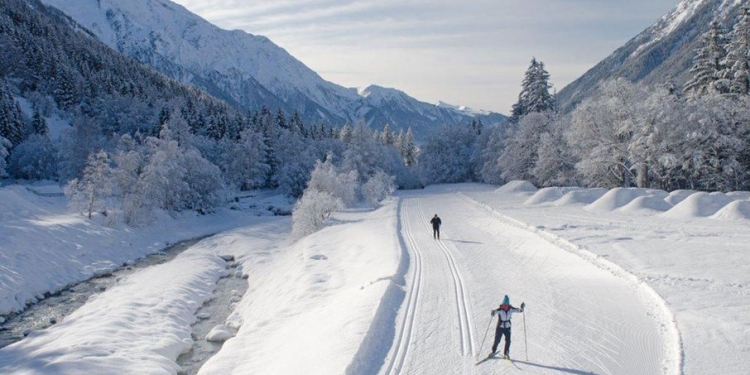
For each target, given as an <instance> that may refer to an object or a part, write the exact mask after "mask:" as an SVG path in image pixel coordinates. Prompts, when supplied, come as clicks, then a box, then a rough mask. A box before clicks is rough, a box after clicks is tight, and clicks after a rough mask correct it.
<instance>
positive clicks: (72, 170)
mask: <svg viewBox="0 0 750 375" xmlns="http://www.w3.org/2000/svg"><path fill="white" fill-rule="evenodd" d="M72 125H73V127H72V129H67V130H65V131H63V132H62V136H61V145H60V149H59V156H58V161H59V170H58V175H59V176H60V179H61V180H62V181H68V180H71V179H73V178H79V177H80V176H81V172H82V171H83V169H84V167H85V166H86V162H87V160H88V156H89V154H91V153H92V152H95V150H98V149H101V148H102V147H103V145H104V142H103V137H102V132H101V127H100V126H99V123H98V122H97V121H95V120H93V119H90V118H86V117H76V118H75V119H73V121H72Z"/></svg>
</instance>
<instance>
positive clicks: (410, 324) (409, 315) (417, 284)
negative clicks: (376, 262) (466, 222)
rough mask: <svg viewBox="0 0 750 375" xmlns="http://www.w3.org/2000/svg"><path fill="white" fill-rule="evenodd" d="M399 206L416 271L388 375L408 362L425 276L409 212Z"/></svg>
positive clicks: (406, 240)
mask: <svg viewBox="0 0 750 375" xmlns="http://www.w3.org/2000/svg"><path fill="white" fill-rule="evenodd" d="M402 202H403V198H402ZM399 206H400V209H399V212H398V219H399V220H400V222H401V223H403V225H402V226H401V228H402V230H401V231H399V233H398V235H399V236H402V241H401V243H405V244H407V245H408V246H407V247H408V249H407V251H408V250H411V251H410V253H411V255H412V258H413V264H412V265H413V269H414V272H413V273H412V280H411V288H409V293H408V297H407V304H406V309H405V310H404V320H403V322H402V323H401V329H400V332H399V333H398V334H397V337H396V342H395V343H394V349H393V356H392V357H391V360H390V363H389V364H388V369H387V370H386V372H385V374H388V375H397V374H400V373H401V370H402V369H403V367H404V363H405V362H406V357H407V354H408V353H409V343H410V342H411V338H412V333H413V331H414V326H415V322H416V317H417V305H418V301H419V294H420V293H421V291H422V276H423V271H422V252H421V250H420V249H419V247H418V246H417V243H416V241H415V240H414V235H413V234H412V231H411V226H410V225H409V224H408V222H409V220H408V219H409V214H408V212H407V210H405V209H403V206H402V205H399Z"/></svg>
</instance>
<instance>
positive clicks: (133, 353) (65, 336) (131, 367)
mask: <svg viewBox="0 0 750 375" xmlns="http://www.w3.org/2000/svg"><path fill="white" fill-rule="evenodd" d="M207 241H208V242H206V241H203V242H200V243H199V244H197V245H195V246H194V247H192V248H190V249H188V250H186V251H185V252H184V253H182V254H180V255H178V256H177V257H176V258H175V259H174V260H173V261H171V262H167V263H164V264H161V265H157V266H153V267H149V268H145V269H143V270H141V271H139V272H136V273H134V274H132V275H130V276H129V277H127V278H125V279H123V280H121V281H120V283H118V284H117V285H115V286H114V287H112V288H110V289H109V290H108V291H106V292H104V293H101V294H98V295H94V296H92V297H91V298H90V299H89V301H88V302H87V303H86V304H85V305H83V306H82V307H81V308H79V309H78V310H76V311H75V312H73V313H72V314H70V315H69V316H67V317H66V318H65V319H64V320H63V321H62V322H61V323H58V324H56V325H54V326H52V327H50V328H48V329H46V330H44V331H38V332H32V334H31V335H30V336H29V337H27V338H26V339H24V340H22V341H19V342H17V343H15V344H12V345H10V346H7V347H5V348H3V349H2V350H0V367H2V368H3V369H4V372H3V374H7V375H15V374H18V375H21V374H30V373H33V374H73V373H76V374H122V373H124V372H125V373H127V372H131V373H138V374H170V373H172V374H174V373H176V372H177V371H178V370H179V366H177V364H176V363H175V362H174V361H175V359H177V357H178V356H179V355H180V354H181V353H183V352H186V351H188V350H189V349H190V347H191V346H192V339H191V337H190V334H191V328H190V325H191V323H193V322H194V321H195V319H196V318H195V316H194V314H195V311H196V310H197V309H198V307H200V306H201V305H202V304H203V303H204V302H205V301H206V300H208V299H209V298H210V297H211V294H212V290H213V288H214V285H215V284H216V281H217V280H218V279H219V277H220V276H221V275H223V274H225V273H226V272H227V271H226V270H225V262H224V261H223V260H222V259H221V258H219V257H218V256H217V255H215V254H213V252H212V251H211V247H210V243H211V242H210V241H211V240H207Z"/></svg>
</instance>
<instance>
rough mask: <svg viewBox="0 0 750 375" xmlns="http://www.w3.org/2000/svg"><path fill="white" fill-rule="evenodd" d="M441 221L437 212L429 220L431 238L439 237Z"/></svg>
mask: <svg viewBox="0 0 750 375" xmlns="http://www.w3.org/2000/svg"><path fill="white" fill-rule="evenodd" d="M442 223H443V222H442V221H440V218H439V217H438V215H437V214H435V217H433V218H432V220H430V224H432V238H437V239H438V240H439V239H440V224H442Z"/></svg>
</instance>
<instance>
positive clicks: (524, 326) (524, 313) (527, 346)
mask: <svg viewBox="0 0 750 375" xmlns="http://www.w3.org/2000/svg"><path fill="white" fill-rule="evenodd" d="M521 318H523V347H524V349H526V362H528V361H529V342H528V341H527V340H526V312H525V311H524V312H522V313H521Z"/></svg>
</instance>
